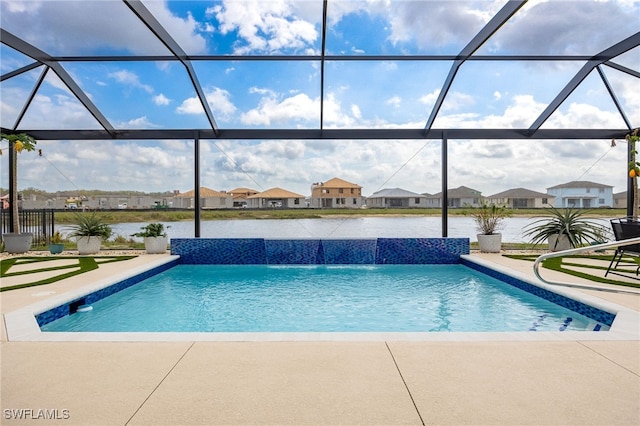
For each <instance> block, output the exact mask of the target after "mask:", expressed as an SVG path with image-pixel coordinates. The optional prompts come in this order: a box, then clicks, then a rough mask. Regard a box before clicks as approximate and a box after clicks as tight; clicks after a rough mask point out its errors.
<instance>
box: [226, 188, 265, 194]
mask: <svg viewBox="0 0 640 426" xmlns="http://www.w3.org/2000/svg"><path fill="white" fill-rule="evenodd" d="M228 192H229V193H230V194H233V195H236V194H257V193H258V192H260V191H256V190H255V189H251V188H242V187H240V188H234V189H232V190H231V191H228Z"/></svg>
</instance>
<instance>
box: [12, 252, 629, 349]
mask: <svg viewBox="0 0 640 426" xmlns="http://www.w3.org/2000/svg"><path fill="white" fill-rule="evenodd" d="M461 257H462V258H463V259H465V260H466V261H469V262H472V263H476V264H478V265H480V266H483V267H486V268H490V269H493V270H495V271H497V272H499V273H504V274H507V275H509V276H512V277H514V278H516V279H518V280H522V281H524V282H526V283H528V284H532V285H534V286H537V287H541V288H544V289H546V290H548V291H551V292H554V293H557V294H560V295H562V296H566V297H568V298H571V299H573V300H576V301H578V302H582V303H585V304H587V305H591V306H593V307H595V308H598V309H601V310H603V311H606V312H610V313H612V314H615V315H616V317H615V320H614V322H613V324H612V325H611V327H610V329H609V330H608V331H562V332H560V331H557V332H531V331H524V332H43V331H41V330H40V327H39V326H38V323H37V320H36V315H38V314H40V313H42V312H46V311H48V310H50V309H53V308H55V307H57V306H60V305H62V304H65V303H69V302H71V301H73V300H76V299H78V298H81V297H83V296H85V295H87V294H89V293H92V292H95V291H98V290H101V289H103V288H106V287H109V286H111V285H113V284H115V283H118V282H120V281H123V280H126V279H128V278H131V277H134V276H136V275H139V274H141V273H144V272H146V271H149V270H150V269H154V268H158V267H162V266H163V265H166V264H167V263H170V262H175V261H176V260H177V259H179V256H175V255H171V256H166V257H163V258H160V259H158V260H155V261H152V262H150V263H148V264H147V265H144V266H141V267H137V268H134V269H131V270H129V271H127V272H125V273H122V274H118V275H114V276H112V277H109V278H105V279H103V280H99V281H96V282H94V283H91V284H88V285H84V286H81V287H78V288H77V289H74V290H71V291H68V292H65V293H62V294H59V295H54V296H51V297H50V298H48V299H46V300H42V301H39V302H36V303H33V304H30V305H28V306H26V307H24V308H20V309H18V310H15V311H13V312H10V313H7V314H5V315H4V317H5V327H6V331H7V340H8V341H40V342H72V341H76V342H193V341H213V342H258V341H261V342H262V341H263V342H276V341H350V342H365V341H366V342H374V341H424V342H427V341H433V342H435V341H440V342H462V341H476V342H477V341H578V340H591V341H593V340H600V341H602V340H606V341H624V340H639V339H640V312H637V311H634V310H632V309H629V308H626V307H623V306H620V305H617V304H615V303H613V302H609V301H606V300H603V299H600V298H597V297H594V296H591V295H588V294H585V293H581V292H579V291H576V290H574V289H571V288H560V287H557V286H551V285H548V284H544V283H542V282H540V281H537V280H535V279H533V278H532V277H530V276H527V275H525V274H522V273H519V272H518V271H514V270H512V269H509V268H507V267H504V266H502V265H498V264H496V263H492V262H489V261H486V260H484V259H480V258H477V257H473V256H471V255H462V256H461Z"/></svg>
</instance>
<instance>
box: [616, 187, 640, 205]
mask: <svg viewBox="0 0 640 426" xmlns="http://www.w3.org/2000/svg"><path fill="white" fill-rule="evenodd" d="M638 199H640V189H639V190H638ZM613 208H614V209H626V208H627V191H623V192H618V193H617V194H613Z"/></svg>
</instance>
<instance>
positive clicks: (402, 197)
mask: <svg viewBox="0 0 640 426" xmlns="http://www.w3.org/2000/svg"><path fill="white" fill-rule="evenodd" d="M366 202H367V207H380V208H412V207H426V206H427V197H426V196H424V195H422V194H416V193H415V192H411V191H407V190H405V189H401V188H387V189H381V190H380V191H376V192H374V193H373V194H371V195H370V196H368V197H367V199H366Z"/></svg>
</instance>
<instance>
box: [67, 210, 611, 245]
mask: <svg viewBox="0 0 640 426" xmlns="http://www.w3.org/2000/svg"><path fill="white" fill-rule="evenodd" d="M537 219H538V218H528V217H512V218H507V219H506V220H505V222H504V224H505V226H504V228H503V229H502V230H501V231H500V232H501V233H502V241H503V242H509V243H518V242H528V239H525V237H523V235H522V234H523V231H522V229H523V228H524V227H526V226H527V225H529V224H530V223H531V222H533V221H535V220H537ZM595 221H597V222H599V223H602V224H603V225H606V226H607V227H609V221H608V219H597V220H595ZM448 224H449V226H448V228H449V229H448V235H447V236H448V237H463V238H469V239H470V240H471V241H472V242H474V241H477V240H478V239H477V237H476V234H477V231H476V229H475V223H474V221H473V218H470V217H464V216H463V217H459V216H455V217H449V220H448ZM145 225H146V223H119V224H115V225H113V231H114V236H115V235H123V236H126V237H128V236H129V235H131V234H134V233H136V232H138V231H139V230H140V227H142V226H145ZM164 225H165V227H166V226H170V228H169V229H168V230H167V233H168V234H169V237H170V238H191V237H193V236H194V222H193V221H186V222H164ZM61 232H63V233H64V228H63V227H62V228H61ZM200 236H201V237H204V238H270V239H274V238H289V239H292V238H302V239H331V238H333V239H338V238H377V237H382V238H437V237H441V236H442V224H441V218H440V217H439V216H437V217H425V216H419V217H413V216H411V217H388V216H387V217H355V218H353V217H349V218H324V219H261V220H254V219H246V220H245V219H242V220H212V221H202V222H200Z"/></svg>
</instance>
